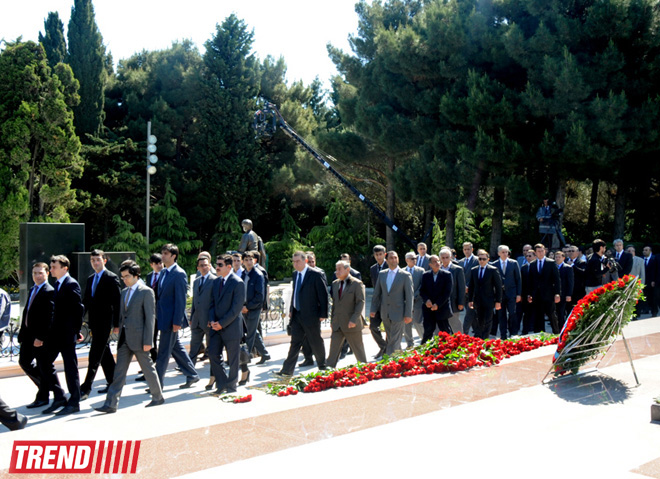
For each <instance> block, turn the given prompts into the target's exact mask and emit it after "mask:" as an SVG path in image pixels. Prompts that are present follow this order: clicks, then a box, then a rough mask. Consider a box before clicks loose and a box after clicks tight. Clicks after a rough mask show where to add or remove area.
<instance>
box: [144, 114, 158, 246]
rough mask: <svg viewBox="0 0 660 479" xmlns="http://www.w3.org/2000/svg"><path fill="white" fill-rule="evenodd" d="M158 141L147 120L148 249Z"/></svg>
mask: <svg viewBox="0 0 660 479" xmlns="http://www.w3.org/2000/svg"><path fill="white" fill-rule="evenodd" d="M156 141H157V138H156V137H155V136H154V135H152V134H151V122H150V121H148V122H147V234H146V238H147V249H148V248H149V213H150V210H151V208H150V198H149V197H150V195H151V175H153V174H155V173H156V167H155V166H154V165H155V164H156V163H158V157H157V156H156V155H154V153H156V150H157V148H156Z"/></svg>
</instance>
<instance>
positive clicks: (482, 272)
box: [479, 266, 484, 279]
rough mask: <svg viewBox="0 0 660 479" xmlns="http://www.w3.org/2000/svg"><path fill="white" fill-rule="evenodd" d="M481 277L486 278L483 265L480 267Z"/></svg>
mask: <svg viewBox="0 0 660 479" xmlns="http://www.w3.org/2000/svg"><path fill="white" fill-rule="evenodd" d="M479 279H484V268H483V266H482V267H481V268H479Z"/></svg>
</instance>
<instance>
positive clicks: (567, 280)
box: [555, 251, 575, 330]
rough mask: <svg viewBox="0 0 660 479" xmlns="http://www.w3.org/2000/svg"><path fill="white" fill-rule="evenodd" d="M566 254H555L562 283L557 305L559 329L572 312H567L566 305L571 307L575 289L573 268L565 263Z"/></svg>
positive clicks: (558, 252)
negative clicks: (567, 315)
mask: <svg viewBox="0 0 660 479" xmlns="http://www.w3.org/2000/svg"><path fill="white" fill-rule="evenodd" d="M564 259H565V258H564V253H563V252H562V251H557V252H555V263H557V269H558V270H559V281H560V283H561V295H560V300H559V302H558V303H557V320H558V321H559V329H560V330H561V328H562V327H563V326H564V322H565V321H566V314H567V313H569V312H570V310H567V308H566V305H570V304H571V301H572V300H573V297H572V294H573V289H574V287H575V284H574V283H575V282H574V274H573V268H574V267H573V266H571V265H570V264H566V262H565V261H564Z"/></svg>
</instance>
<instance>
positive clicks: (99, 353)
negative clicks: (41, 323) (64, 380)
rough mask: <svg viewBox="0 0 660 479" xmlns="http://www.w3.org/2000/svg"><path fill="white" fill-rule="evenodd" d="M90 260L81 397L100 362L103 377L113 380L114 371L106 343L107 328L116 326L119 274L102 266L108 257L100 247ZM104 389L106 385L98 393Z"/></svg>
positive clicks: (112, 359) (84, 396)
mask: <svg viewBox="0 0 660 479" xmlns="http://www.w3.org/2000/svg"><path fill="white" fill-rule="evenodd" d="M89 261H90V263H91V264H92V269H93V270H94V274H93V275H91V276H90V277H89V278H87V287H86V289H85V295H84V297H83V304H84V305H85V310H86V311H87V318H88V321H89V329H90V330H91V332H92V345H91V347H90V349H89V356H88V366H87V375H86V376H85V380H84V381H83V383H82V384H81V385H80V394H81V400H85V399H87V398H88V397H89V393H90V392H91V391H92V383H94V377H95V376H96V371H97V370H98V368H99V365H101V367H102V368H103V374H104V375H105V380H106V382H107V383H108V386H109V385H110V383H112V379H113V378H114V375H115V359H114V358H113V357H112V352H111V351H110V347H109V346H108V338H109V337H110V330H111V329H113V328H116V327H118V326H119V295H120V292H121V288H120V286H119V278H117V275H116V274H115V273H113V272H112V271H108V270H107V269H106V268H105V263H106V261H107V258H106V256H105V253H104V252H103V251H101V250H99V249H95V250H92V252H91V254H90V257H89ZM105 392H107V386H106V387H105V388H103V389H100V390H99V393H105Z"/></svg>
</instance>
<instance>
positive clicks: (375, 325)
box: [369, 311, 387, 350]
mask: <svg viewBox="0 0 660 479" xmlns="http://www.w3.org/2000/svg"><path fill="white" fill-rule="evenodd" d="M382 323H383V318H381V317H380V311H376V315H375V316H374V317H373V318H369V331H371V336H372V337H373V338H374V341H376V344H377V345H378V347H379V348H380V349H382V350H385V348H387V341H385V339H383V334H382V333H381V332H380V325H381V324H382Z"/></svg>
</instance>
